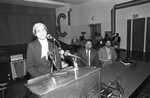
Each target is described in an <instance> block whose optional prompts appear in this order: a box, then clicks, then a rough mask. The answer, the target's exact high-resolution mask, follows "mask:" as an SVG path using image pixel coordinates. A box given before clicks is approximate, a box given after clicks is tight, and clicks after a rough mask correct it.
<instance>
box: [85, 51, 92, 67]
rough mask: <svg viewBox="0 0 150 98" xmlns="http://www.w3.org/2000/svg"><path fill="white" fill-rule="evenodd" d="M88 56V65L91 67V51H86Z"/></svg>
mask: <svg viewBox="0 0 150 98" xmlns="http://www.w3.org/2000/svg"><path fill="white" fill-rule="evenodd" d="M88 52H89V53H88ZM86 56H87V57H88V65H91V62H90V56H91V50H87V49H86Z"/></svg>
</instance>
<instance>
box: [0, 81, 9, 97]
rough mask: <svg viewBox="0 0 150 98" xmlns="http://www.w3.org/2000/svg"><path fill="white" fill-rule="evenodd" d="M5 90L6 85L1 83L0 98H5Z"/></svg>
mask: <svg viewBox="0 0 150 98" xmlns="http://www.w3.org/2000/svg"><path fill="white" fill-rule="evenodd" d="M6 89H7V83H1V84H0V93H1V94H0V95H1V96H2V97H1V96H0V98H5V90H6Z"/></svg>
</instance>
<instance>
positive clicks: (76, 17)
mask: <svg viewBox="0 0 150 98" xmlns="http://www.w3.org/2000/svg"><path fill="white" fill-rule="evenodd" d="M113 5H114V1H113V0H91V1H88V2H85V3H82V4H79V5H74V6H73V5H68V6H65V7H62V8H57V9H56V16H58V14H59V13H65V14H66V15H67V10H68V9H69V8H72V12H71V26H68V25H67V21H68V20H67V19H65V20H64V19H62V20H61V24H62V26H61V29H62V32H63V30H64V31H65V30H66V31H67V33H68V34H67V36H66V37H60V38H59V39H60V40H62V41H64V42H66V43H68V44H69V43H70V42H71V39H72V38H79V36H80V35H81V32H82V31H84V32H86V33H87V34H86V35H85V38H90V27H89V24H97V23H101V26H102V27H101V29H102V31H101V32H102V36H104V32H105V31H110V30H111V23H110V21H111V9H112V8H113ZM93 16H95V17H96V19H95V20H92V17H93Z"/></svg>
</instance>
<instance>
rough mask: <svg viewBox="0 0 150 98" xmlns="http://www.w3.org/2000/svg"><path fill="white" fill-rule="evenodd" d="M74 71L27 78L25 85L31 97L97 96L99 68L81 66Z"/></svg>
mask: <svg viewBox="0 0 150 98" xmlns="http://www.w3.org/2000/svg"><path fill="white" fill-rule="evenodd" d="M76 73H77V74H76V75H77V76H75V73H74V71H70V72H67V73H66V74H62V75H56V74H55V75H49V74H47V75H44V76H40V77H37V78H34V79H31V80H29V81H30V82H29V83H28V84H26V85H25V86H26V87H27V89H28V90H29V91H30V92H31V93H32V97H31V98H99V97H100V68H91V67H82V68H79V70H78V71H77V72H76ZM28 98H29V97H28Z"/></svg>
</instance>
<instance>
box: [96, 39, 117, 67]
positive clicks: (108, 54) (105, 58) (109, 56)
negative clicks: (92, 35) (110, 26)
mask: <svg viewBox="0 0 150 98" xmlns="http://www.w3.org/2000/svg"><path fill="white" fill-rule="evenodd" d="M98 55H99V60H100V61H102V62H103V67H104V66H107V65H109V64H112V63H113V62H115V61H116V59H117V54H116V52H115V48H114V47H112V46H111V40H110V39H107V40H106V42H105V46H103V47H102V48H100V49H99V51H98Z"/></svg>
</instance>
